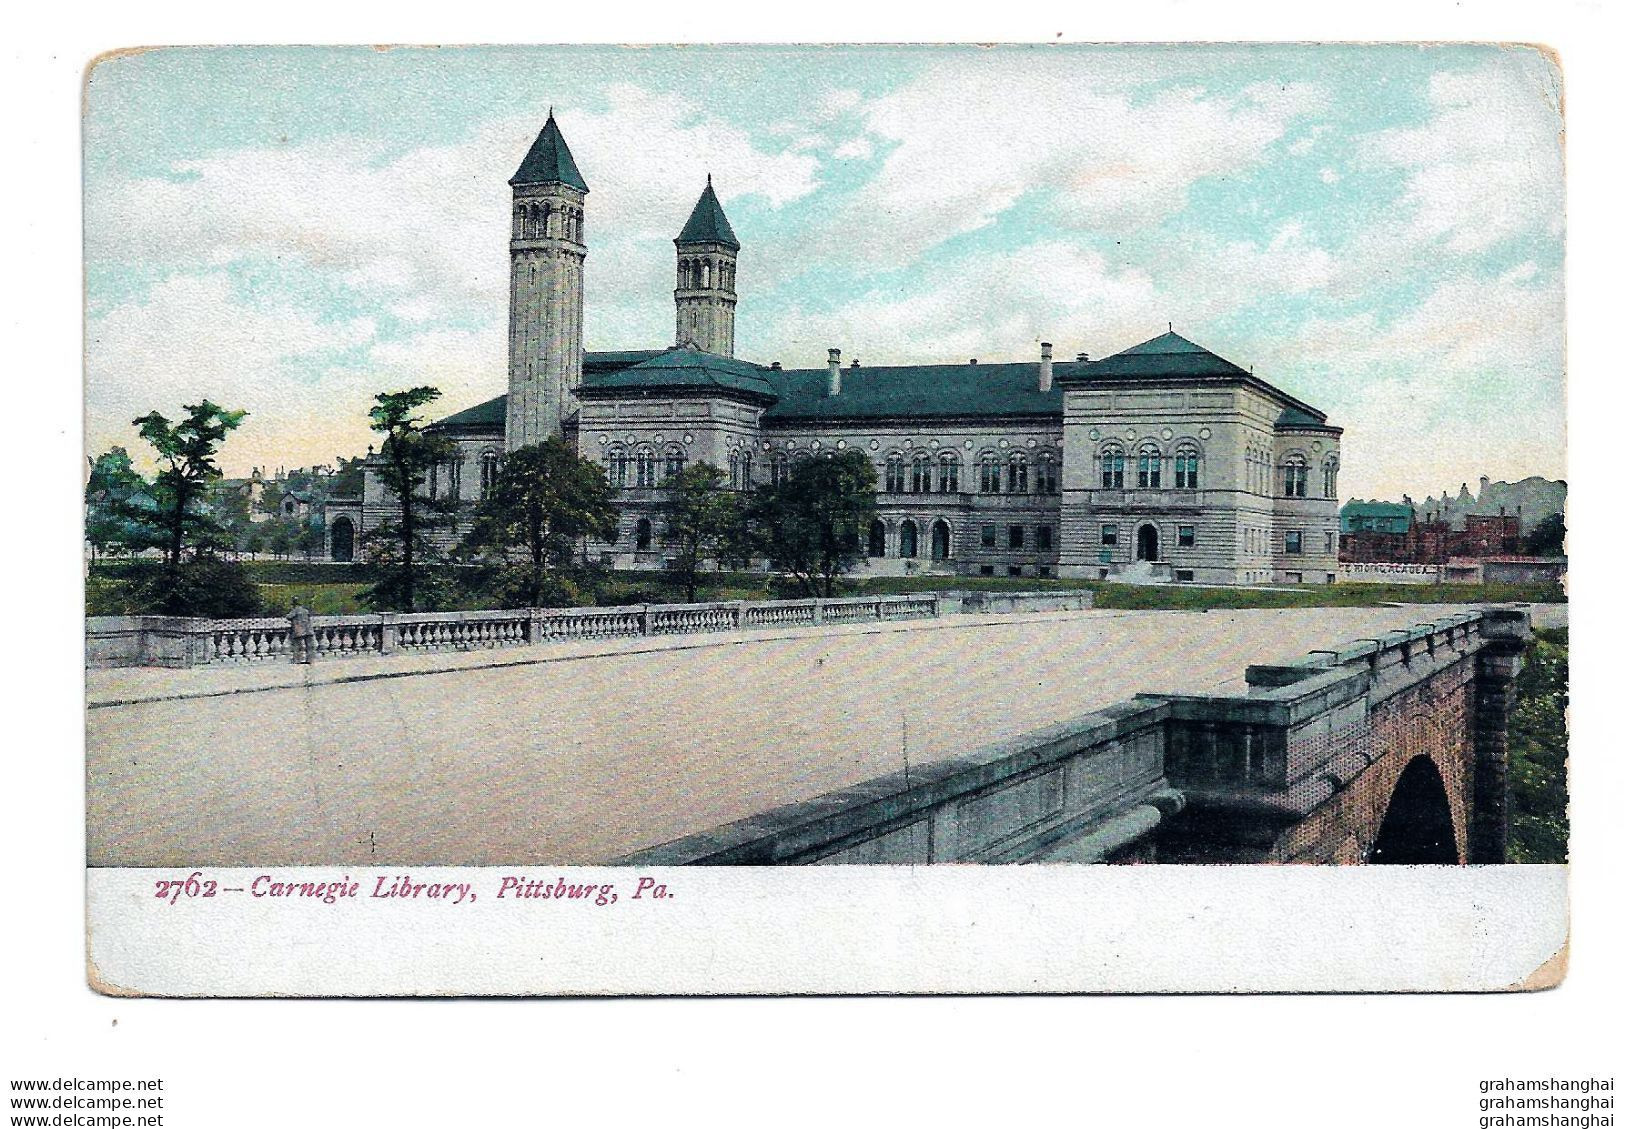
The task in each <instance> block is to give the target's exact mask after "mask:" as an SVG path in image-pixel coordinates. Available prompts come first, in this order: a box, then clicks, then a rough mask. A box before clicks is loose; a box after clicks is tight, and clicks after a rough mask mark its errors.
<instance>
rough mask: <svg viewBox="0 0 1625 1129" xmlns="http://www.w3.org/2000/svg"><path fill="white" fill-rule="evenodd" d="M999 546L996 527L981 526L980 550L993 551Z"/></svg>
mask: <svg viewBox="0 0 1625 1129" xmlns="http://www.w3.org/2000/svg"><path fill="white" fill-rule="evenodd" d="M998 544H999V529H998V526H996V525H984V526H982V548H984V549H994V548H997V547H998Z"/></svg>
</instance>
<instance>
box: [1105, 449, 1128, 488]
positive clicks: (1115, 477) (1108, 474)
mask: <svg viewBox="0 0 1625 1129" xmlns="http://www.w3.org/2000/svg"><path fill="white" fill-rule="evenodd" d="M1100 488H1101V489H1102V490H1121V489H1122V488H1123V448H1121V447H1119V446H1117V444H1115V443H1112V444H1108V445H1107V446H1105V447H1102V448H1101V449H1100Z"/></svg>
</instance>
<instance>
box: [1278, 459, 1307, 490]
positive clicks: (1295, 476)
mask: <svg viewBox="0 0 1625 1129" xmlns="http://www.w3.org/2000/svg"><path fill="white" fill-rule="evenodd" d="M1281 492H1282V493H1283V494H1285V495H1286V496H1287V497H1288V498H1307V497H1308V496H1309V463H1308V461H1307V460H1306V459H1305V458H1304V457H1303V456H1302V455H1300V454H1297V453H1293V454H1290V455H1288V456H1287V457H1286V462H1284V463H1282V464H1281Z"/></svg>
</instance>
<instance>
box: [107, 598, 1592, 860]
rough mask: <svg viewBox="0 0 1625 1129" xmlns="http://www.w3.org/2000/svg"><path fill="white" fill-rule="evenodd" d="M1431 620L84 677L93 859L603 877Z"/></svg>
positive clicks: (1299, 612) (942, 630) (793, 635)
mask: <svg viewBox="0 0 1625 1129" xmlns="http://www.w3.org/2000/svg"><path fill="white" fill-rule="evenodd" d="M1454 610H1460V609H1457V608H1452V607H1445V606H1437V605H1434V606H1420V605H1412V606H1406V607H1398V608H1323V609H1289V610H1244V611H1211V612H1205V613H1202V612H1119V611H1091V612H1068V613H1048V614H1040V615H1026V616H986V617H956V618H954V619H951V620H932V621H919V622H910V623H900V624H884V625H882V624H876V625H854V626H845V627H824V628H806V629H791V630H785V631H777V632H751V633H737V634H719V635H706V636H689V637H673V638H666V639H654V640H650V639H639V640H624V641H618V642H607V643H579V644H559V645H554V646H548V647H544V648H525V649H522V650H515V651H506V652H471V653H464V654H441V655H413V656H392V657H388V658H356V659H348V660H342V661H335V662H332V663H328V664H322V665H318V666H316V667H312V668H306V667H294V666H291V665H280V664H279V665H275V666H245V667H235V668H233V667H227V668H209V667H204V668H193V669H189V670H147V669H133V670H132V669H122V670H103V671H91V672H89V673H88V674H87V689H88V695H89V702H90V707H91V708H90V710H89V715H88V717H89V721H88V757H87V762H88V766H87V771H88V776H87V804H88V815H89V818H88V827H89V856H90V857H89V861H90V863H91V865H105V866H159V865H178V864H182V863H185V864H191V865H249V864H255V865H292V864H298V863H321V864H344V863H348V864H354V865H367V864H385V863H387V864H416V865H426V864H487V865H489V864H498V863H521V862H529V863H537V862H555V863H590V862H603V861H606V860H608V859H612V858H616V857H619V856H622V855H625V854H628V853H630V852H632V851H635V850H637V849H640V848H644V847H648V846H651V845H654V844H657V843H661V842H665V841H667V840H670V839H673V838H676V837H678V836H681V835H685V834H689V833H692V832H696V831H702V830H705V829H707V828H711V827H715V826H717V825H719V824H722V823H727V822H729V821H732V820H736V819H741V818H745V817H747V816H750V815H753V814H755V813H757V812H760V811H762V810H764V809H767V808H771V807H775V806H778V805H781V804H786V803H793V802H796V801H799V800H804V799H807V798H810V797H813V796H816V795H820V794H822V793H825V792H829V791H831V790H834V789H837V788H842V787H846V786H848V785H852V784H855V783H859V782H862V781H865V780H868V779H872V778H874V777H876V776H879V775H882V774H885V773H890V772H895V771H897V770H899V769H901V768H903V767H904V763H905V759H906V760H907V762H908V763H910V764H914V765H919V764H924V763H927V762H930V761H934V760H939V759H944V758H948V757H954V756H959V755H962V754H964V753H967V752H969V751H971V750H973V749H976V748H979V747H982V746H985V745H987V744H989V743H991V742H994V741H998V740H1001V739H1004V738H1008V737H1012V736H1015V735H1017V734H1020V733H1023V732H1028V731H1031V730H1034V729H1038V728H1040V727H1042V726H1045V725H1049V724H1052V723H1055V722H1058V721H1064V720H1067V719H1071V718H1075V717H1078V716H1079V715H1082V714H1085V713H1088V712H1090V711H1092V710H1095V709H1099V708H1100V707H1103V706H1106V705H1109V704H1111V703H1113V702H1118V701H1121V700H1123V699H1125V698H1129V697H1131V696H1133V695H1134V694H1135V693H1139V692H1144V691H1166V692H1178V693H1201V692H1214V691H1217V692H1221V693H1224V692H1241V691H1242V690H1244V689H1245V683H1244V682H1243V673H1244V670H1245V668H1246V667H1247V666H1248V665H1249V664H1257V663H1277V662H1284V661H1287V660H1290V659H1293V658H1296V657H1298V656H1301V655H1303V654H1305V653H1306V652H1308V651H1311V650H1315V649H1321V648H1326V647H1332V646H1336V645H1338V644H1342V643H1346V642H1348V641H1351V640H1354V639H1359V638H1363V637H1368V636H1372V635H1376V634H1379V633H1381V632H1384V631H1389V630H1392V629H1395V628H1399V627H1406V626H1410V625H1412V624H1415V623H1420V622H1427V621H1429V620H1431V619H1432V618H1434V617H1436V616H1441V615H1445V614H1448V613H1449V612H1451V611H1454ZM1563 611H1566V609H1555V610H1553V611H1550V612H1547V611H1544V610H1542V611H1540V612H1538V613H1537V616H1536V623H1537V625H1538V624H1540V623H1541V622H1542V621H1543V620H1546V621H1551V620H1554V619H1557V618H1559V617H1560V615H1561V613H1562V612H1563Z"/></svg>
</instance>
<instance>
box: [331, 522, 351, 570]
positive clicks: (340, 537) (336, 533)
mask: <svg viewBox="0 0 1625 1129" xmlns="http://www.w3.org/2000/svg"><path fill="white" fill-rule="evenodd" d="M331 545H332V548H331V551H330V554H329V555H331V556H332V558H333V559H334V560H335V561H353V560H355V523H354V522H353V521H351V520H350V519H349V518H347V517H339V518H334V519H333V533H332V539H331Z"/></svg>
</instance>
